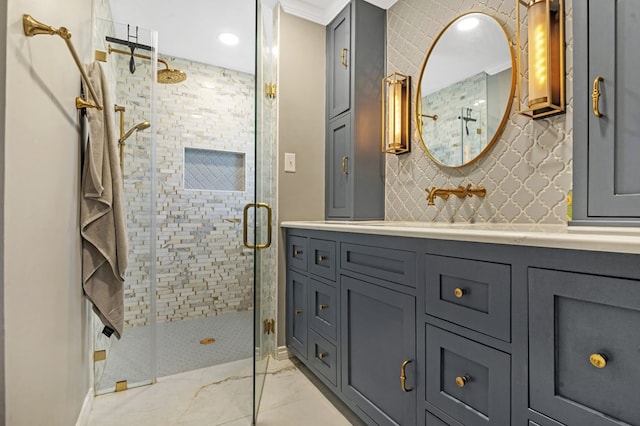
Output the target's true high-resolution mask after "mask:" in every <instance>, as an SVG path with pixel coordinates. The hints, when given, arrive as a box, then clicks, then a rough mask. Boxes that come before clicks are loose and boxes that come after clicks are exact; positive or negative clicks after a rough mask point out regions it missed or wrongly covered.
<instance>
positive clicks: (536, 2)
mask: <svg viewBox="0 0 640 426" xmlns="http://www.w3.org/2000/svg"><path fill="white" fill-rule="evenodd" d="M563 3H564V0H516V25H517V28H516V32H517V36H516V38H517V43H518V45H517V51H516V54H517V56H518V62H517V64H518V80H517V86H518V87H517V93H518V112H519V113H520V114H523V115H526V116H528V117H531V118H534V119H536V118H541V117H546V116H549V115H553V114H559V113H562V112H564V110H565V76H564V72H565V71H564V70H565V61H564V56H565V52H564V51H565V49H564V5H563ZM522 8H524V9H526V15H527V17H526V28H527V29H526V37H524V34H523V33H522V28H521V27H522V26H523V25H524V22H523V21H522V20H521V14H520V13H521V9H522ZM525 46H526V49H525ZM523 57H525V58H526V59H523ZM524 64H526V66H527V68H524ZM525 71H528V87H527V89H528V90H527V93H526V94H523V90H524V88H523V87H522V86H523V83H522V75H523V74H524V72H525Z"/></svg>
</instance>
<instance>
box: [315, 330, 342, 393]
mask: <svg viewBox="0 0 640 426" xmlns="http://www.w3.org/2000/svg"><path fill="white" fill-rule="evenodd" d="M309 363H310V367H311V368H312V369H313V370H314V371H316V372H317V373H318V374H320V375H322V377H324V378H325V379H327V380H328V381H329V383H331V384H332V385H333V386H337V385H338V381H337V380H338V365H337V363H338V356H337V351H336V347H335V345H333V344H331V343H330V342H329V341H328V340H327V339H325V338H323V337H322V336H320V335H319V334H318V333H316V332H315V331H313V330H310V331H309Z"/></svg>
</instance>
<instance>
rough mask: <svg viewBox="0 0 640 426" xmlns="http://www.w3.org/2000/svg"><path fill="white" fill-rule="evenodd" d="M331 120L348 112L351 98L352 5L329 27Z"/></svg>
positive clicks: (329, 100)
mask: <svg viewBox="0 0 640 426" xmlns="http://www.w3.org/2000/svg"><path fill="white" fill-rule="evenodd" d="M327 39H328V40H327V47H328V48H327V68H328V71H329V75H328V76H327V78H328V82H327V85H328V97H329V99H328V104H329V105H328V109H329V118H334V117H337V116H338V115H340V114H342V113H343V112H345V111H347V110H348V109H349V106H350V98H351V78H350V74H351V72H350V70H351V5H347V7H346V8H345V9H344V10H343V11H342V12H340V14H339V15H338V16H337V17H336V18H335V19H334V20H333V21H332V22H331V23H330V24H329V25H328V26H327Z"/></svg>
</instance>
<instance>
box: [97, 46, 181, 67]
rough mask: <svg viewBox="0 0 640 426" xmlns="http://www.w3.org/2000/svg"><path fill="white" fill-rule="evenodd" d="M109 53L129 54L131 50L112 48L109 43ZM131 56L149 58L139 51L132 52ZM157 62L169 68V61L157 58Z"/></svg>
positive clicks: (149, 57)
mask: <svg viewBox="0 0 640 426" xmlns="http://www.w3.org/2000/svg"><path fill="white" fill-rule="evenodd" d="M109 53H110V54H111V53H120V54H122V55H128V56H131V52H127V51H126V50H120V49H114V48H113V47H111V45H109ZM133 56H135V57H136V58H140V59H148V60H151V56H147V55H143V54H141V53H134V54H133ZM158 62H160V63H162V64H163V65H164V66H165V68H166V69H169V62H167V61H165V60H164V59H161V58H158Z"/></svg>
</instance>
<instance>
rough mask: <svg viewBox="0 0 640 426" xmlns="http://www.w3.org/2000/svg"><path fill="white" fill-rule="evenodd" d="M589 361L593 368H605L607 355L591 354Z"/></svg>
mask: <svg viewBox="0 0 640 426" xmlns="http://www.w3.org/2000/svg"><path fill="white" fill-rule="evenodd" d="M589 362H591V365H593V366H594V367H595V368H605V367H606V366H607V356H606V355H604V354H591V356H590V357H589Z"/></svg>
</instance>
